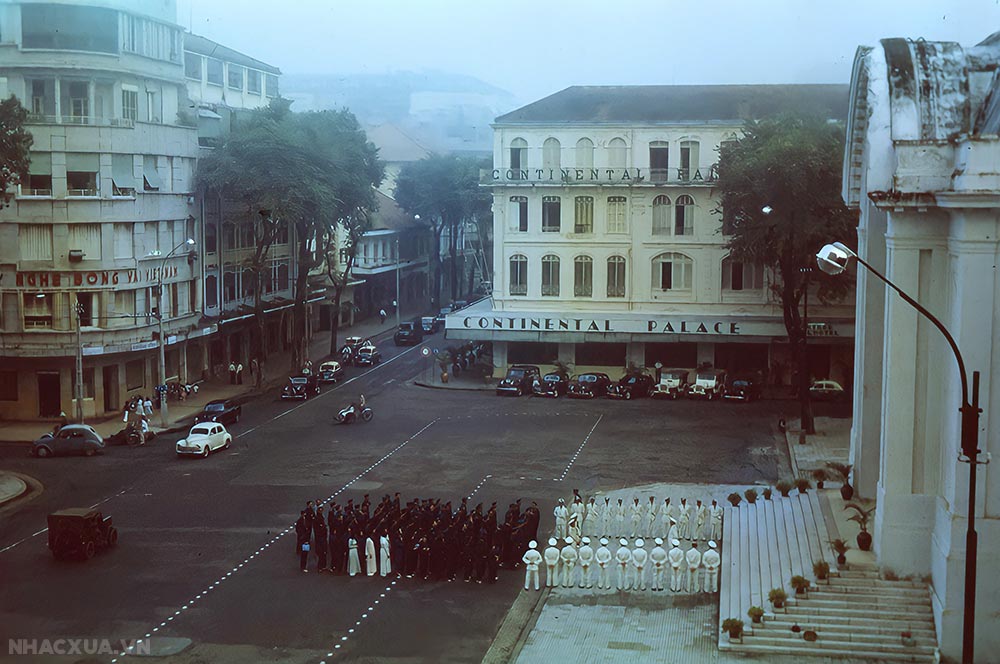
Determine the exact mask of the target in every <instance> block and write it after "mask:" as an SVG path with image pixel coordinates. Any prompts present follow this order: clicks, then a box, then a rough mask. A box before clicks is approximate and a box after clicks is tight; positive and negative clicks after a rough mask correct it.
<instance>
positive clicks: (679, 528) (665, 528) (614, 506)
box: [553, 489, 722, 542]
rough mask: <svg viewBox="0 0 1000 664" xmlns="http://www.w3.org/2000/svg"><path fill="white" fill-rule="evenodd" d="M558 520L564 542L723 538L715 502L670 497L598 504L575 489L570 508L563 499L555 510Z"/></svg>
mask: <svg viewBox="0 0 1000 664" xmlns="http://www.w3.org/2000/svg"><path fill="white" fill-rule="evenodd" d="M553 516H554V517H555V524H556V526H555V537H556V538H557V539H559V540H563V539H565V538H566V537H572V538H573V539H574V541H577V542H579V541H580V538H581V537H582V536H584V535H586V536H587V537H607V538H615V537H629V538H632V539H634V538H636V537H646V538H655V537H659V538H662V539H664V540H665V541H667V542H669V541H671V540H674V539H680V540H692V541H693V540H699V539H712V540H716V541H717V540H719V539H720V538H721V537H722V508H721V507H720V506H719V504H718V502H717V501H715V500H713V501H712V504H711V505H705V504H704V503H702V501H700V500H697V501H695V504H694V505H691V504H690V503H688V500H687V498H681V499H680V502H679V503H672V502H671V501H670V498H664V499H663V502H658V501H657V499H656V496H649V499H648V501H644V500H641V499H640V498H639V497H637V496H636V497H633V498H632V501H631V502H629V503H626V502H625V501H624V500H622V499H621V498H618V499H617V500H614V501H613V500H612V499H611V498H609V497H605V498H604V499H603V501H599V500H598V499H597V498H595V497H591V498H590V500H589V502H586V503H585V502H584V501H583V497H582V496H580V493H579V492H578V491H577V490H576V489H574V490H573V498H572V501H571V502H570V504H569V505H567V504H566V501H565V500H564V499H562V498H560V499H559V504H558V505H556V507H555V509H554V510H553Z"/></svg>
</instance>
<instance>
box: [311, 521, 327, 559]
mask: <svg viewBox="0 0 1000 664" xmlns="http://www.w3.org/2000/svg"><path fill="white" fill-rule="evenodd" d="M327 532H328V531H327V527H326V519H325V517H324V514H323V508H322V507H317V508H316V516H315V517H314V518H313V535H314V537H313V540H314V541H315V542H316V571H317V572H323V571H326V546H327Z"/></svg>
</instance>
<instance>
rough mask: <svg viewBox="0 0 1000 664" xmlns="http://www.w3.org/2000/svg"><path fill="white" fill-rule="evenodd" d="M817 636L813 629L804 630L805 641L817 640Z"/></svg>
mask: <svg viewBox="0 0 1000 664" xmlns="http://www.w3.org/2000/svg"><path fill="white" fill-rule="evenodd" d="M817 638H818V636H817V634H816V632H814V631H813V630H811V629H807V630H806V631H804V632H802V639H803V640H805V641H815V640H816V639H817Z"/></svg>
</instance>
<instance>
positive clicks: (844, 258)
mask: <svg viewBox="0 0 1000 664" xmlns="http://www.w3.org/2000/svg"><path fill="white" fill-rule="evenodd" d="M852 259H853V260H855V261H857V262H858V264H859V265H863V266H864V267H865V269H867V270H868V271H869V272H871V273H872V274H874V275H875V276H876V277H878V278H879V279H880V280H882V281H883V282H884V283H885V284H886V285H887V286H889V288H891V289H893V290H894V291H896V292H897V293H898V294H899V296H900V297H901V298H903V300H904V301H905V302H906V303H907V304H909V305H910V306H911V307H913V308H914V309H916V310H917V311H918V312H919V313H920V314H921V315H922V316H923V317H924V318H926V319H927V320H929V321H930V322H931V323H933V324H934V326H935V327H936V328H937V329H938V330H940V331H941V334H943V335H944V338H945V339H946V340H947V342H948V345H949V346H950V347H951V350H952V352H953V353H954V354H955V360H956V361H957V362H958V374H959V376H960V377H961V379H962V406H961V407H960V408H959V409H958V410H959V412H960V413H961V414H962V432H961V448H962V452H961V454H959V457H958V460H959V462H967V463H968V464H969V516H968V528H967V529H966V533H965V607H964V611H963V615H962V663H963V664H973V660H974V655H973V653H974V650H975V630H976V559H977V556H978V548H979V535H978V533H976V466H977V465H978V464H980V463H989V455H988V454H987V456H986V461H983V462H980V461H979V458H978V457H979V454H980V450H979V414H980V413H981V412H982V409H981V408H980V407H979V372H978V371H974V372H973V373H972V394H971V401H970V395H969V379H968V375H967V374H966V370H965V361H964V360H963V359H962V353H961V352H960V351H959V350H958V344H957V343H956V342H955V339H954V337H952V336H951V333H950V332H949V331H948V328H946V327H945V326H944V323H942V322H941V321H939V320H938V319H937V318H935V317H934V315H933V314H931V312H929V311H927V309H925V308H924V307H923V306H922V305H921V304H920V303H919V302H917V301H916V300H914V299H913V298H912V297H910V296H909V295H907V294H906V293H904V292H903V290H902V289H901V288H900V287H899V286H897V285H896V284H894V283H892V282H891V281H889V280H888V279H887V278H886V277H885V276H884V275H882V274H881V273H880V272H879V271H878V270H876V269H875V268H874V267H872V266H871V265H869V264H868V263H866V262H865V261H864V260H863V259H862V258H861V257H860V256H858V255H857V254H856V253H854V251H852V250H851V249H850V248H849V247H847V246H846V245H844V244H842V243H840V242H834V243H833V244H828V245H826V246H824V247H823V248H822V249H820V251H819V253H818V254H816V263H817V265H819V269H821V270H822V271H823V272H825V273H827V274H831V275H838V274H840V273H842V272H843V271H844V270H846V269H847V266H848V265H849V264H850V262H851V260H852ZM963 455H964V457H965V458H964V459H963V458H962V457H963Z"/></svg>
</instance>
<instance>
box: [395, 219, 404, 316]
mask: <svg viewBox="0 0 1000 664" xmlns="http://www.w3.org/2000/svg"><path fill="white" fill-rule="evenodd" d="M400 258H402V257H401V256H400V255H399V233H398V232H397V233H396V301H395V302H394V303H393V304H395V305H396V306H395V307H394V308H395V309H396V329H397V330H398V329H399V259H400Z"/></svg>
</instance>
